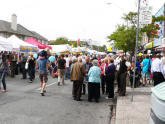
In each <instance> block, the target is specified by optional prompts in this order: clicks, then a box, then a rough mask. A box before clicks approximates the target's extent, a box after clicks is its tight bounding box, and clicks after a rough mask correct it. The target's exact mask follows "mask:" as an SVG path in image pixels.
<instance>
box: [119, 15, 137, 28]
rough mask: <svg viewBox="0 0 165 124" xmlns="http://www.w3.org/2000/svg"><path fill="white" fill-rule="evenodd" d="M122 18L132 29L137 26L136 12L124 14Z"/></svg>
mask: <svg viewBox="0 0 165 124" xmlns="http://www.w3.org/2000/svg"><path fill="white" fill-rule="evenodd" d="M122 18H123V19H124V20H125V21H126V22H128V23H130V24H131V25H132V26H134V27H135V26H136V25H137V13H136V12H129V13H128V14H124V16H123V17H122Z"/></svg>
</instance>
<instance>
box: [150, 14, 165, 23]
mask: <svg viewBox="0 0 165 124" xmlns="http://www.w3.org/2000/svg"><path fill="white" fill-rule="evenodd" d="M164 20H165V16H162V15H161V16H158V17H155V16H152V22H153V23H154V22H161V21H164Z"/></svg>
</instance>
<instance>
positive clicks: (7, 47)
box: [0, 37, 13, 51]
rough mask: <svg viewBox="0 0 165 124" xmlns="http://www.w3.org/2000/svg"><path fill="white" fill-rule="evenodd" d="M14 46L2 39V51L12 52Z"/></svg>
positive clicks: (0, 44) (0, 45)
mask: <svg viewBox="0 0 165 124" xmlns="http://www.w3.org/2000/svg"><path fill="white" fill-rule="evenodd" d="M12 50H13V46H12V45H11V44H10V43H9V42H8V41H7V39H5V38H2V37H0V51H12Z"/></svg>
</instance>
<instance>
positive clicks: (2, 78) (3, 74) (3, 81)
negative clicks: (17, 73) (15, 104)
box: [1, 72, 7, 90]
mask: <svg viewBox="0 0 165 124" xmlns="http://www.w3.org/2000/svg"><path fill="white" fill-rule="evenodd" d="M1 74H2V76H1V81H2V84H3V89H4V90H6V82H5V77H6V74H7V72H2V73H1Z"/></svg>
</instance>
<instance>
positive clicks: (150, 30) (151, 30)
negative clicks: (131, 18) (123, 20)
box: [141, 16, 165, 39]
mask: <svg viewBox="0 0 165 124" xmlns="http://www.w3.org/2000/svg"><path fill="white" fill-rule="evenodd" d="M160 21H165V16H158V17H155V16H152V24H148V25H146V26H145V27H143V28H142V29H141V32H146V34H147V36H148V38H149V39H150V38H158V37H159V36H158V35H157V32H158V30H160V27H159V25H157V24H154V23H155V22H160Z"/></svg>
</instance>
